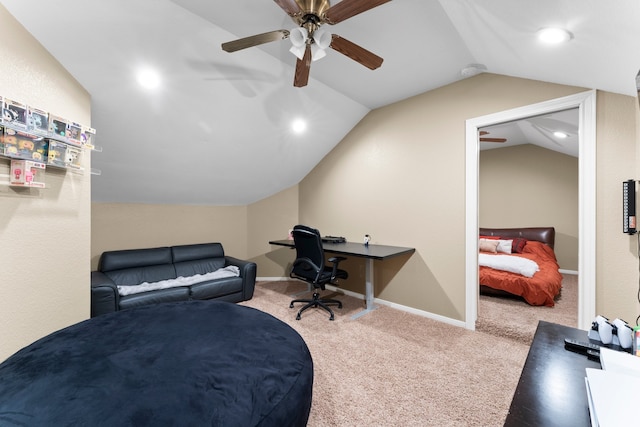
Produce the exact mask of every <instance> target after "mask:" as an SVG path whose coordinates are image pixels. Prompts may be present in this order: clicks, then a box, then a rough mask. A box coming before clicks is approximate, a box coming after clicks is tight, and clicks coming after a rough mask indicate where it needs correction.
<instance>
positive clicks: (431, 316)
mask: <svg viewBox="0 0 640 427" xmlns="http://www.w3.org/2000/svg"><path fill="white" fill-rule="evenodd" d="M257 281H263V282H279V281H295V280H294V279H291V278H290V277H259V278H258V277H257V278H256V282H257ZM326 288H327V289H329V290H330V291H332V292H338V293H342V294H344V295H347V296H350V297H354V298H358V299H361V300H364V295H363V294H359V293H357V292H353V291H349V290H346V289H342V288H338V287H336V286H332V285H327V286H326ZM373 302H374V303H375V304H380V305H386V306H387V307H391V308H393V309H396V310H400V311H404V312H407V313H411V314H415V315H418V316H422V317H426V318H429V319H433V320H436V321H438V322H443V323H446V324H449V325H452V326H458V327H460V328H465V327H466V324H465V322H463V321H462V320H456V319H452V318H450V317H445V316H440V315H439V314H435V313H431V312H429V311H424V310H418V309H417V308H413V307H407V306H406V305H402V304H397V303H395V302H391V301H386V300H383V299H380V298H374V300H373Z"/></svg>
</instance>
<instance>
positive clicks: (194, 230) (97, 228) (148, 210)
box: [91, 203, 247, 269]
mask: <svg viewBox="0 0 640 427" xmlns="http://www.w3.org/2000/svg"><path fill="white" fill-rule="evenodd" d="M91 233H92V238H91V241H92V244H91V267H92V269H95V268H96V267H97V265H98V259H99V258H100V254H101V253H102V252H104V251H110V250H119V249H139V248H153V247H159V246H172V245H184V244H193V243H209V242H220V243H222V246H223V247H224V251H225V254H226V255H231V256H235V257H237V258H243V257H246V255H247V249H246V248H247V207H246V206H179V205H178V206H176V205H152V204H127V203H93V204H92V213H91Z"/></svg>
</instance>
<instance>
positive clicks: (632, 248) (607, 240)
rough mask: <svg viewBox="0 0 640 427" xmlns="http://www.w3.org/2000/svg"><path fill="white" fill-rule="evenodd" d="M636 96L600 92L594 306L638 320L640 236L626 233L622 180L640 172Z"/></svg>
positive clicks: (607, 313)
mask: <svg viewBox="0 0 640 427" xmlns="http://www.w3.org/2000/svg"><path fill="white" fill-rule="evenodd" d="M637 110H638V101H637V99H636V98H633V97H630V96H622V95H615V94H611V93H606V92H598V100H597V111H598V121H597V129H596V137H597V147H596V150H597V167H596V173H597V190H596V191H597V210H596V218H597V227H596V228H597V229H596V242H597V244H596V247H597V250H596V258H597V265H596V310H597V313H599V314H602V315H604V316H606V317H609V318H612V319H613V318H616V317H619V318H622V319H624V320H626V321H628V322H629V323H633V324H635V320H636V317H637V316H638V314H640V310H639V308H638V299H637V292H638V281H639V277H638V274H639V273H638V255H637V245H638V240H637V239H638V235H635V236H629V235H627V234H624V233H622V181H625V180H627V179H636V180H637V179H640V175H639V174H638V165H637V162H636V159H637V157H636V156H637V147H638V134H637V129H636V118H637Z"/></svg>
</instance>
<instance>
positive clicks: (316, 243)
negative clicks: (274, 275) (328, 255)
mask: <svg viewBox="0 0 640 427" xmlns="http://www.w3.org/2000/svg"><path fill="white" fill-rule="evenodd" d="M292 234H293V241H294V243H295V245H296V258H297V259H298V258H308V259H309V260H310V261H311V262H312V263H314V264H315V265H316V266H318V269H320V270H322V269H323V268H324V251H323V250H322V237H321V236H320V232H319V231H318V230H316V229H315V228H311V227H307V226H306V225H296V226H295V227H293V232H292ZM293 273H294V274H296V275H298V276H302V277H308V278H310V279H312V278H313V277H315V276H316V275H317V273H318V271H313V270H312V269H311V268H310V267H309V266H308V265H305V264H301V265H298V266H296V267H294V269H293Z"/></svg>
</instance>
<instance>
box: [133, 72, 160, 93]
mask: <svg viewBox="0 0 640 427" xmlns="http://www.w3.org/2000/svg"><path fill="white" fill-rule="evenodd" d="M138 83H139V84H140V86H142V87H144V88H146V89H156V88H157V87H158V86H160V74H158V72H157V71H155V70H152V69H150V68H145V69H142V70H140V71H138Z"/></svg>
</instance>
